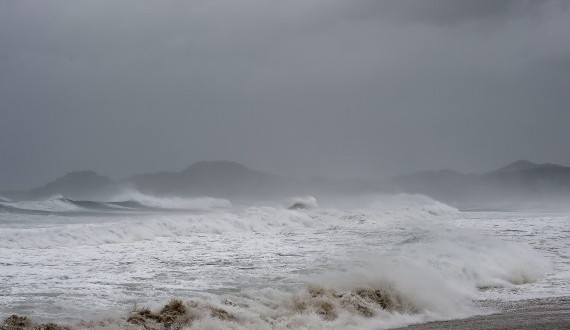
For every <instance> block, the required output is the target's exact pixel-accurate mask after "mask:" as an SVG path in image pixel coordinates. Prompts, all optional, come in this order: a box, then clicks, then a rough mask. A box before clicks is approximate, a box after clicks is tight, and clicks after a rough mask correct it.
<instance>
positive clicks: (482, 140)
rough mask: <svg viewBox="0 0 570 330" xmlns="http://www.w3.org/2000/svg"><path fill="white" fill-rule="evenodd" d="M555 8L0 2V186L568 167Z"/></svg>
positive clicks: (569, 48) (562, 22)
mask: <svg viewBox="0 0 570 330" xmlns="http://www.w3.org/2000/svg"><path fill="white" fill-rule="evenodd" d="M569 16H570V14H569V11H568V4H567V3H566V2H565V1H452V0H433V1H406V0H405V1H350V2H349V1H313V0H310V1H281V2H272V1H239V2H238V1H160V2H157V1H121V2H116V1H58V0H56V1H49V2H47V1H42V2H37V1H2V2H0V43H1V45H2V47H1V49H0V113H1V120H0V150H1V151H2V162H0V187H1V188H2V189H22V188H31V187H34V186H37V185H39V184H42V183H45V182H47V181H48V180H51V179H54V178H55V177H57V176H60V175H62V174H63V173H66V172H68V171H72V170H83V169H89V170H95V171H97V172H99V173H101V174H104V175H108V176H111V177H113V178H124V177H127V176H130V175H134V174H140V173H146V172H152V171H159V170H180V169H183V168H185V167H187V166H188V165H190V164H192V163H194V162H197V161H203V160H232V161H237V162H240V163H243V164H245V165H247V166H250V167H253V168H256V169H261V170H266V171H269V172H273V173H277V174H281V175H288V176H297V177H333V178H366V179H382V178H388V177H392V176H395V175H401V174H406V173H410V172H414V171H418V170H435V169H441V168H453V169H456V170H460V171H464V172H481V171H486V170H491V169H494V168H498V167H500V166H502V165H504V164H507V163H509V162H511V161H515V160H518V159H529V160H531V161H536V162H552V163H559V164H564V165H570V153H569V152H568V141H570V129H568V124H569V123H570V111H569V105H570V93H568V86H570V41H569V39H568V31H569V30H570V17H569Z"/></svg>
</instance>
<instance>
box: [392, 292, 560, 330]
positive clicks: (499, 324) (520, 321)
mask: <svg viewBox="0 0 570 330" xmlns="http://www.w3.org/2000/svg"><path fill="white" fill-rule="evenodd" d="M496 308H497V309H500V312H498V313H495V314H490V315H481V316H475V317H470V318H467V319H462V320H450V321H437V322H429V323H425V324H416V325H411V326H407V327H404V328H399V329H408V330H415V329H417V330H419V329H422V330H423V329H464V330H470V329H487V330H491V329H492V330H499V329H513V330H514V329H521V330H522V329H534V330H537V329H549V330H551V329H570V297H568V296H567V297H558V298H545V299H532V300H523V301H517V302H510V303H506V304H504V305H502V306H496Z"/></svg>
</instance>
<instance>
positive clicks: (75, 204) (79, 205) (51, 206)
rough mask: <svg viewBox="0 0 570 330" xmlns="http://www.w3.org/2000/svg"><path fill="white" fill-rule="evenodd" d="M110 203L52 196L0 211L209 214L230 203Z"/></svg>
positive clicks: (123, 198)
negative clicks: (151, 211) (132, 211)
mask: <svg viewBox="0 0 570 330" xmlns="http://www.w3.org/2000/svg"><path fill="white" fill-rule="evenodd" d="M112 200H113V201H110V202H99V201H80V200H71V199H68V198H65V197H63V196H55V197H52V198H48V199H45V200H41V201H19V202H0V211H3V212H11V213H31V214H38V213H42V212H45V213H77V212H89V211H121V210H152V209H159V210H210V209H216V208H229V207H231V206H232V204H231V202H230V201H228V200H225V199H217V198H212V197H198V198H180V197H172V198H167V197H154V196H148V195H143V194H140V193H136V194H135V193H132V194H124V195H120V196H115V197H113V198H112Z"/></svg>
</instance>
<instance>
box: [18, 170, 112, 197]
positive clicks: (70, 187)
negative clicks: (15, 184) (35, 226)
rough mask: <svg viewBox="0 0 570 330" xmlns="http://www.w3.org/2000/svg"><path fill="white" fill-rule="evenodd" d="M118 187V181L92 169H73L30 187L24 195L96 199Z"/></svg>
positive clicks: (110, 193) (108, 194) (107, 194)
mask: <svg viewBox="0 0 570 330" xmlns="http://www.w3.org/2000/svg"><path fill="white" fill-rule="evenodd" d="M118 189H119V184H118V183H116V182H114V181H113V180H111V179H110V178H108V177H105V176H102V175H99V174H97V173H96V172H94V171H75V172H69V173H67V174H65V175H64V176H62V177H60V178H57V179H55V180H54V181H52V182H49V183H47V184H45V185H44V186H42V187H39V188H35V189H32V190H30V191H28V192H26V193H25V195H26V196H27V197H28V198H30V199H43V198H49V197H52V196H54V195H62V196H65V197H66V198H71V199H76V200H98V199H102V198H103V199H104V198H105V196H110V195H112V194H114V193H116V192H117V190H118Z"/></svg>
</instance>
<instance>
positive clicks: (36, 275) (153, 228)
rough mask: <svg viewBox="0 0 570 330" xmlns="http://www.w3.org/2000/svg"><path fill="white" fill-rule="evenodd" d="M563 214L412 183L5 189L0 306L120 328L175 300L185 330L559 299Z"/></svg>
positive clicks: (566, 248)
mask: <svg viewBox="0 0 570 330" xmlns="http://www.w3.org/2000/svg"><path fill="white" fill-rule="evenodd" d="M295 202H299V203H301V204H302V205H303V206H304V208H301V209H294V210H290V209H288V206H289V205H291V204H292V203H295ZM569 223H570V212H560V211H558V212H549V211H488V210H487V211H460V210H458V209H456V208H453V207H451V206H448V205H445V204H443V203H440V202H437V201H434V200H432V199H429V198H427V197H424V196H417V195H395V196H367V197H362V198H361V197H353V198H346V199H342V198H337V199H331V200H322V201H321V200H318V201H317V200H316V199H314V198H313V197H299V198H295V199H292V200H288V201H277V202H275V203H265V204H263V203H260V204H256V203H251V204H232V203H231V202H230V201H227V200H221V199H214V198H207V197H204V198H197V199H182V198H170V199H165V198H155V197H149V196H144V195H135V196H130V198H129V199H128V200H121V201H115V202H107V203H102V202H92V201H72V200H68V199H65V198H63V197H54V198H51V199H48V200H45V201H40V202H37V201H36V202H31V201H30V202H10V201H8V200H6V201H2V202H1V203H0V317H1V318H2V319H4V318H6V317H8V316H9V315H11V314H18V315H25V316H28V317H30V318H32V319H33V320H37V321H38V322H39V321H41V322H57V323H60V324H69V325H72V326H74V327H79V328H81V327H86V328H88V327H96V328H109V329H123V328H125V327H129V326H132V325H130V324H129V323H127V321H126V319H127V317H128V316H129V313H130V312H131V311H133V310H137V309H140V308H143V307H148V308H150V309H151V310H156V309H160V308H161V306H164V305H165V304H166V303H168V302H169V301H170V300H171V299H173V298H176V299H180V300H182V301H183V302H184V303H185V304H186V305H187V306H190V307H189V308H191V309H192V313H193V318H194V320H193V322H192V324H191V328H196V329H208V328H210V329H219V328H231V329H331V328H332V329H384V328H390V327H397V326H403V325H407V324H414V323H423V322H428V321H431V320H446V319H455V318H464V317H468V316H472V315H477V314H487V313H492V312H493V311H494V307H493V306H500V304H501V302H507V301H515V300H524V299H532V298H543V297H557V296H568V295H570V226H569ZM220 309H221V310H223V311H225V313H226V314H225V315H231V317H226V318H220V317H216V315H214V313H212V311H213V310H220ZM91 321H92V322H91ZM135 328H136V327H134V326H133V329H135Z"/></svg>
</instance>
